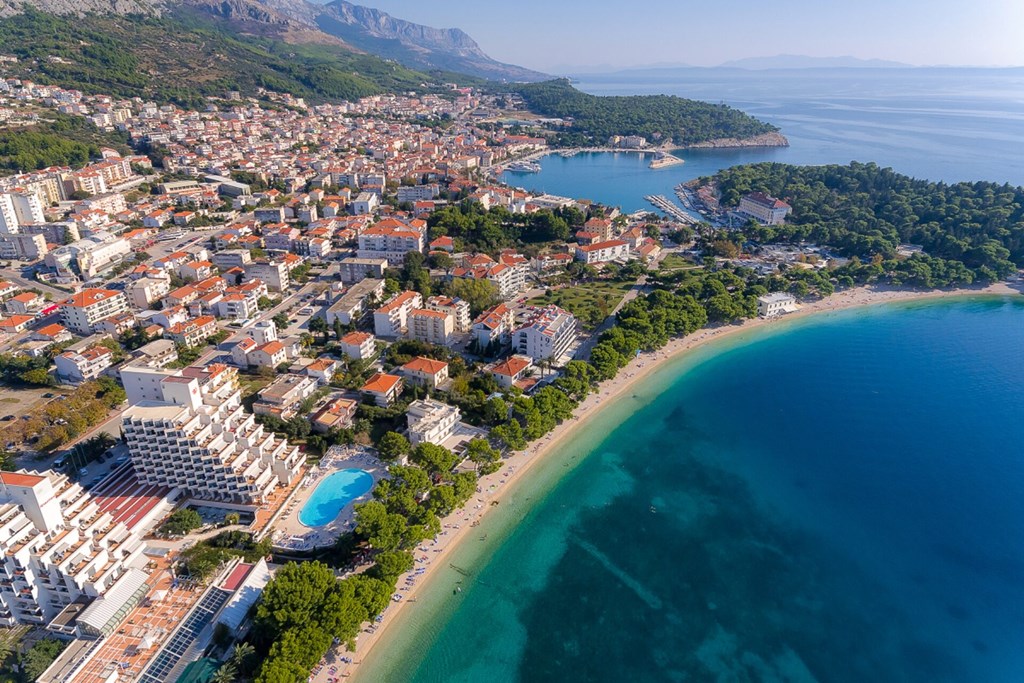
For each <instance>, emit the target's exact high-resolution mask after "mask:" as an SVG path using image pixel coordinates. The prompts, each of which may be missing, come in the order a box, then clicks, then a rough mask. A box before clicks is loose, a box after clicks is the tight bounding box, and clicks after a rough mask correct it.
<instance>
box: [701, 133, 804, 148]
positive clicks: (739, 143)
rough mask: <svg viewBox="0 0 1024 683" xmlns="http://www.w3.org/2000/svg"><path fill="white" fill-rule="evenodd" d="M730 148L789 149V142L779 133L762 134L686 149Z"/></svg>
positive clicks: (720, 140) (721, 139) (706, 143)
mask: <svg viewBox="0 0 1024 683" xmlns="http://www.w3.org/2000/svg"><path fill="white" fill-rule="evenodd" d="M730 147H789V140H787V139H786V136H785V135H783V134H782V133H779V132H774V133H762V134H761V135H755V136H753V137H749V138H718V139H717V140H708V141H707V142H698V143H695V144H692V145H689V146H688V149H728V148H730Z"/></svg>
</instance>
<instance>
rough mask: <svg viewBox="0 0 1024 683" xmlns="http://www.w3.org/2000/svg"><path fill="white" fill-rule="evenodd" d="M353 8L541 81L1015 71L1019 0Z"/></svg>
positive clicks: (1022, 49) (469, 0)
mask: <svg viewBox="0 0 1024 683" xmlns="http://www.w3.org/2000/svg"><path fill="white" fill-rule="evenodd" d="M353 1H354V2H356V3H357V4H360V0H353ZM361 4H366V5H368V6H371V7H377V8H379V9H382V10H384V11H386V12H389V13H391V14H393V15H395V16H397V17H400V18H402V19H408V20H410V21H415V22H417V23H421V24H427V25H430V26H436V27H439V28H447V27H457V28H461V29H463V30H465V31H466V32H467V33H469V34H470V35H471V36H473V37H474V38H475V39H476V40H477V42H478V43H480V45H481V47H482V48H483V49H484V51H485V52H487V53H488V54H489V55H490V56H492V57H494V58H495V59H499V60H501V61H506V62H512V63H515V64H520V65H522V66H527V67H531V68H535V69H540V70H548V71H550V70H553V69H556V68H558V67H561V66H565V65H574V66H579V65H610V66H616V67H626V66H635V65H642V64H653V63H687V64H694V65H700V66H712V65H716V64H720V63H722V62H724V61H727V60H731V59H738V58H742V57H763V56H770V55H776V54H780V53H785V54H806V55H811V56H815V57H834V56H845V55H852V56H854V57H861V58H865V59H869V58H877V59H889V60H895V61H900V62H907V63H910V64H957V65H978V66H1010V65H1024V39H1022V36H1024V0H858V1H857V2H850V1H849V0H775V1H774V2H765V1H764V0H759V1H757V2H755V1H753V0H712V1H711V2H707V1H704V2H696V1H694V0H637V1H634V2H622V1H621V0H620V1H619V2H610V0H518V1H516V2H503V3H497V2H493V1H490V0H444V1H443V2H424V1H423V0H362V2H361Z"/></svg>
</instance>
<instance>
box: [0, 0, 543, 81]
mask: <svg viewBox="0 0 1024 683" xmlns="http://www.w3.org/2000/svg"><path fill="white" fill-rule="evenodd" d="M25 4H28V5H30V6H32V7H34V8H36V9H38V10H40V11H42V12H49V13H52V14H78V15H83V14H88V13H96V14H151V15H163V16H173V15H174V14H175V13H178V12H194V11H199V12H202V13H203V14H206V15H208V16H213V17H216V18H217V19H218V20H222V21H225V22H227V23H228V26H229V28H230V30H231V31H232V32H235V33H241V34H249V35H257V36H265V37H272V38H277V39H280V40H284V41H286V42H293V43H317V42H319V43H324V44H334V45H337V46H342V47H348V48H350V49H351V48H354V49H355V51H357V52H358V51H365V52H369V53H371V54H375V55H378V56H380V57H384V58H385V59H391V60H394V61H396V62H399V63H401V64H404V65H405V66H408V67H410V68H414V69H420V70H426V71H435V70H437V71H453V72H456V73H463V74H468V75H471V76H478V77H481V78H487V79H491V80H498V81H540V80H545V79H547V78H548V76H546V75H545V74H542V73H538V72H536V71H531V70H530V69H525V68H523V67H520V66H515V65H512V64H503V63H502V62H499V61H496V60H494V59H491V58H490V57H488V56H487V55H486V54H485V53H484V51H483V50H481V49H480V46H479V45H477V43H476V41H474V40H473V39H472V38H470V37H469V36H468V35H467V34H466V33H465V32H464V31H462V30H460V29H457V28H445V29H439V28H432V27H430V26H423V25H422V24H414V23H413V22H411V21H405V20H404V19H398V18H396V17H393V16H391V15H390V14H388V13H387V12H382V11H381V10H378V9H373V8H372V7H364V6H361V5H354V4H352V3H350V2H346V1H345V0H334V1H333V2H331V3H330V4H328V5H324V4H319V3H316V2H310V1H309V0H0V17H5V16H12V15H14V14H18V13H19V12H21V11H22V9H23V6H24V5H25Z"/></svg>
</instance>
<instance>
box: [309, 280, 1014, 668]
mask: <svg viewBox="0 0 1024 683" xmlns="http://www.w3.org/2000/svg"><path fill="white" fill-rule="evenodd" d="M1019 294H1020V292H1018V290H1015V289H1013V288H1011V287H1009V286H1007V285H1005V284H995V285H990V286H988V287H985V288H973V289H955V290H930V291H917V290H897V289H890V288H868V287H860V288H856V289H852V290H848V291H845V292H840V293H837V294H834V295H832V296H831V297H828V298H827V299H821V300H819V301H815V302H812V303H810V304H807V305H805V306H804V307H803V308H802V309H801V310H800V311H798V312H796V313H792V314H789V315H787V316H785V317H783V318H776V319H770V320H765V319H762V318H755V319H749V320H745V321H744V322H743V323H741V324H737V325H726V326H719V327H712V328H704V329H702V330H699V331H698V332H695V333H694V334H692V335H690V336H688V337H685V338H683V339H673V340H671V341H670V342H669V343H668V344H667V345H666V346H665V347H663V348H662V349H660V350H658V351H655V352H653V353H644V354H641V355H640V356H639V357H638V358H636V359H634V360H633V361H631V362H630V364H629V365H627V366H626V367H625V368H623V369H622V370H620V371H619V374H618V375H617V376H616V377H615V378H614V379H612V380H609V381H607V382H604V383H602V384H601V385H600V386H599V387H598V389H597V390H596V391H594V392H592V393H591V395H590V396H588V397H587V399H586V400H585V401H584V402H583V403H581V404H580V406H579V407H578V408H577V409H576V412H575V417H574V418H573V419H571V420H568V421H566V422H563V423H562V424H560V425H558V426H557V427H556V428H555V429H554V430H552V431H551V432H550V433H549V434H548V435H547V436H545V437H544V438H542V439H540V440H538V441H536V442H534V443H533V444H532V445H531V447H530V448H529V449H528V450H527V451H523V452H517V453H515V454H513V455H512V456H511V457H509V458H507V459H506V461H505V466H504V467H503V468H502V470H501V471H500V472H498V473H496V474H493V475H490V476H488V477H483V478H481V480H480V487H479V489H478V494H477V495H476V496H474V498H473V499H472V501H470V503H469V505H467V507H466V508H465V509H463V510H458V511H456V512H455V513H453V514H452V515H450V516H449V517H447V518H445V519H444V520H443V521H442V524H443V528H444V531H443V532H442V535H440V536H438V538H437V539H435V540H434V541H433V542H428V543H425V544H423V545H422V546H420V548H419V549H417V551H416V553H415V554H416V556H417V566H416V568H415V569H414V570H413V571H417V570H421V571H422V573H421V574H420V575H418V576H417V577H416V578H417V582H418V585H414V586H410V587H409V589H408V592H407V593H406V594H405V595H406V597H407V598H412V599H414V598H415V592H414V591H415V590H425V589H426V588H427V584H429V583H430V579H432V578H436V576H437V575H438V573H437V569H438V568H439V567H443V566H444V565H445V560H446V559H447V558H448V557H449V555H450V554H451V553H452V552H454V551H455V549H456V548H459V547H461V546H462V544H463V542H464V541H465V540H467V538H468V537H469V536H470V535H471V534H472V533H473V531H472V530H473V529H474V526H473V525H474V523H479V521H480V520H481V519H483V518H485V517H486V516H487V512H488V511H489V510H490V509H491V508H492V507H493V506H494V504H495V503H494V501H498V499H499V496H502V495H505V494H506V493H507V492H508V488H509V487H510V486H511V485H512V484H514V483H517V482H522V481H523V480H524V475H525V473H526V472H527V471H529V470H530V469H532V468H533V466H534V464H535V463H538V462H544V461H547V460H548V459H549V457H547V456H550V454H551V452H552V451H553V450H554V449H555V448H556V447H558V446H560V445H563V444H565V442H567V441H568V440H570V438H571V437H572V436H573V435H574V434H576V431H577V430H578V429H579V428H581V427H584V426H586V425H589V424H591V423H592V422H593V421H594V420H595V418H596V417H598V416H602V415H604V414H605V413H606V410H607V409H608V408H609V407H611V406H613V405H615V404H616V403H618V402H619V400H620V399H622V398H625V397H628V396H630V395H632V392H631V390H632V389H633V388H634V387H635V386H636V385H638V384H639V383H641V382H643V381H645V380H649V379H651V376H652V375H653V374H654V373H655V372H656V371H659V370H663V369H664V366H665V364H666V363H668V362H670V361H675V360H680V359H682V358H683V357H685V356H687V355H688V354H690V353H691V352H693V351H696V350H697V349H699V348H702V347H704V346H706V345H708V344H710V343H711V342H712V341H720V340H724V339H727V338H730V337H734V336H737V335H739V334H740V333H742V332H747V331H750V330H754V329H756V328H759V327H763V326H766V325H772V324H773V323H777V322H789V321H794V320H798V319H801V318H806V317H809V316H812V315H815V314H821V313H828V312H836V311H841V310H846V309H851V308H859V307H864V306H872V305H877V304H885V303H894V302H900V301H906V302H909V301H916V300H927V299H937V298H950V297H965V296H981V295H996V296H1006V295H1019ZM423 557H425V558H426V560H425V561H424V560H422V559H420V558H423ZM409 576H413V574H412V573H411V572H410V573H409V574H406V575H403V576H402V577H401V578H400V579H399V586H402V585H403V584H404V583H405V580H406V578H407V577H409ZM403 590H405V589H403ZM408 604H409V600H407V599H403V600H402V601H401V602H398V603H392V604H391V605H390V606H389V607H388V609H387V610H386V611H385V613H384V615H383V617H384V618H383V619H382V621H381V622H380V623H379V624H377V625H376V627H375V628H374V629H373V630H372V632H367V631H366V630H364V632H363V633H362V634H361V636H360V638H359V640H358V642H357V644H356V650H355V653H354V654H351V653H348V654H346V653H343V652H340V651H337V650H335V651H331V652H330V653H328V660H329V662H331V663H336V664H337V665H338V672H337V675H339V676H345V677H350V680H355V681H360V680H367V681H369V680H377V679H374V678H372V677H371V678H360V674H361V673H362V674H363V675H364V676H367V675H369V674H368V673H364V672H371V673H372V672H373V670H374V667H373V666H370V667H369V668H367V669H365V670H361V669H360V665H361V664H362V662H363V661H365V659H366V657H367V655H368V654H370V653H371V651H373V649H374V646H375V645H376V644H377V643H379V642H381V641H382V639H383V636H384V634H385V633H386V632H387V630H388V627H389V626H392V625H393V624H395V623H396V622H400V621H401V620H400V619H399V617H400V615H402V614H404V613H406V605H408ZM374 654H379V651H378V652H376V653H374ZM340 656H345V657H348V658H352V659H353V660H354V661H353V663H351V664H342V663H340V662H339V660H338V657H340ZM313 680H315V681H318V682H322V683H326V681H327V670H326V668H325V669H324V670H323V671H321V672H320V674H319V675H318V676H317V677H315V678H314V679H313Z"/></svg>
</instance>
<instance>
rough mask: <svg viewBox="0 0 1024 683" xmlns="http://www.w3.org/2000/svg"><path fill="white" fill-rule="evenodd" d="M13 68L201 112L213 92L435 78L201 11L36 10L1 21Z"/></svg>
mask: <svg viewBox="0 0 1024 683" xmlns="http://www.w3.org/2000/svg"><path fill="white" fill-rule="evenodd" d="M0 46H3V48H2V50H3V52H4V53H5V54H10V55H13V56H15V57H17V58H18V60H19V61H18V63H17V64H13V65H10V67H9V69H8V72H9V73H12V74H13V75H15V76H19V77H23V78H28V79H31V80H33V81H35V82H37V83H41V84H55V85H60V86H61V87H65V88H75V89H78V90H81V91H83V92H86V93H92V94H108V95H112V96H114V97H142V98H145V99H150V100H154V101H157V102H161V103H174V104H178V105H180V106H183V107H189V108H201V107H202V106H203V103H204V102H203V100H204V98H205V97H208V96H223V94H224V93H225V92H227V91H230V90H237V91H239V92H241V93H242V94H243V95H245V96H253V95H255V94H256V92H257V90H258V89H259V88H266V89H268V90H273V91H276V92H282V93H290V94H292V95H295V96H296V97H305V98H307V99H309V100H311V101H314V102H315V101H323V100H329V99H346V100H354V99H358V98H360V97H366V96H369V95H375V94H378V93H382V92H395V91H406V90H423V89H424V85H423V84H424V83H427V82H429V81H431V80H432V77H431V76H428V75H427V74H424V73H420V72H417V71H412V70H410V69H407V68H405V67H403V66H400V65H398V64H396V63H393V62H390V61H387V60H384V59H381V58H380V57H375V56H373V55H367V54H361V53H357V52H352V51H349V50H345V49H344V48H342V47H338V46H333V45H323V44H316V45H293V44H289V43H285V42H283V41H280V40H273V39H269V38H258V37H252V36H240V37H238V36H235V35H232V34H231V33H229V32H228V31H227V30H226V27H223V26H221V25H219V24H218V23H216V22H215V21H213V20H208V19H205V18H203V17H201V16H198V15H194V14H180V15H175V16H168V17H161V18H157V17H144V16H140V15H127V16H116V15H102V16H101V15H96V14H88V15H85V16H84V17H73V16H56V15H53V14H47V13H43V12H39V11H36V10H32V9H26V11H25V12H24V13H22V14H18V15H15V16H12V17H8V18H6V19H3V20H0Z"/></svg>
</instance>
